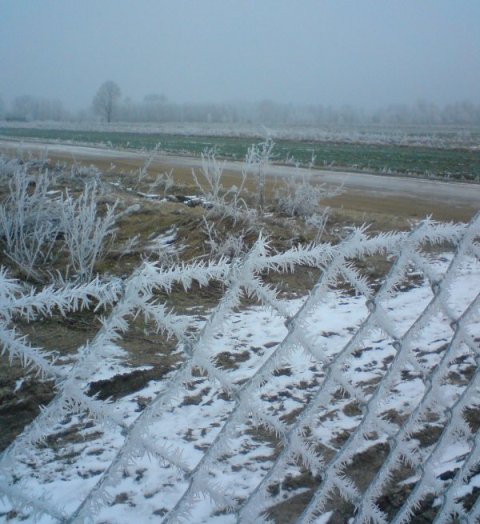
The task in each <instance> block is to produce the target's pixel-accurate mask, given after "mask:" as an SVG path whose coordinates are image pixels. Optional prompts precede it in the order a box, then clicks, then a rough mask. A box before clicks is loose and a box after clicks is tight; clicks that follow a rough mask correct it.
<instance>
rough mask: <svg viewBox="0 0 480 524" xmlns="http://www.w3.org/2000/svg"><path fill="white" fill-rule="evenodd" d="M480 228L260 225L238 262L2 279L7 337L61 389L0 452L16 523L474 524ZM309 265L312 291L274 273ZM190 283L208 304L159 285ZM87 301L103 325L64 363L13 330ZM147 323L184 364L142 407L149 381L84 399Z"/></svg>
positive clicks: (14, 353)
mask: <svg viewBox="0 0 480 524" xmlns="http://www.w3.org/2000/svg"><path fill="white" fill-rule="evenodd" d="M479 235H480V219H479V218H478V217H477V219H475V220H474V221H472V222H471V223H470V224H469V225H446V224H437V223H433V222H430V221H425V222H423V223H421V224H420V225H419V226H418V227H417V228H416V229H414V230H412V231H411V232H409V233H403V232H400V233H391V234H381V235H368V234H367V231H366V230H364V229H356V230H354V231H352V232H351V234H350V235H349V237H348V238H346V239H345V240H344V241H342V242H340V243H339V244H337V245H331V244H321V245H316V246H307V247H304V248H300V247H299V248H295V249H291V250H289V251H286V252H283V253H278V254H274V253H270V252H269V250H268V246H267V244H266V242H264V241H263V240H262V239H260V240H258V241H257V243H256V244H255V246H254V248H253V249H252V250H251V251H250V252H249V253H248V254H247V255H246V256H244V257H243V258H241V259H238V260H236V261H234V262H227V261H220V262H211V263H197V264H190V265H179V266H175V267H172V268H159V267H157V266H156V265H155V264H151V263H144V264H143V265H142V266H141V267H140V268H139V269H138V270H136V271H135V272H134V273H133V274H132V275H131V276H130V277H129V278H128V279H126V280H124V281H118V282H110V283H108V284H102V283H100V282H98V281H95V282H93V283H92V284H86V285H83V286H77V287H67V288H65V289H60V290H57V289H53V288H47V289H45V290H43V291H41V292H26V291H25V290H24V288H22V287H21V286H20V285H19V284H18V283H17V282H14V281H12V280H9V279H8V278H7V276H6V275H5V274H3V273H2V274H0V278H1V282H0V284H1V285H0V304H1V308H0V337H1V343H2V351H3V352H4V353H6V354H7V355H8V356H9V357H10V358H11V359H17V358H18V359H20V360H21V362H22V363H23V364H24V365H25V366H26V367H27V368H31V370H32V371H35V372H38V373H39V375H40V377H41V378H42V379H45V378H51V379H53V380H54V381H55V384H56V389H57V394H56V396H55V398H54V399H53V400H52V401H51V402H50V403H49V404H48V406H46V407H45V408H44V409H43V410H42V411H41V413H40V415H39V416H38V417H37V419H36V420H35V421H34V422H33V423H32V424H31V425H30V426H28V427H27V428H25V430H24V432H23V433H22V434H21V435H20V436H19V437H18V438H17V439H16V440H15V441H14V442H13V443H12V444H11V445H10V447H9V448H7V449H6V450H5V451H4V452H3V454H2V456H1V458H0V468H1V470H0V493H1V495H2V496H3V499H4V502H3V504H4V506H3V507H4V508H7V509H9V511H10V513H8V515H9V516H10V517H9V518H12V519H15V518H16V516H18V518H19V519H20V518H24V517H25V516H27V518H33V517H34V516H36V517H38V518H39V519H40V520H41V521H42V522H43V521H45V522H50V521H62V522H84V521H92V520H93V521H94V522H123V521H125V522H131V521H132V519H134V518H136V520H138V521H141V522H148V521H152V522H154V521H155V522H156V521H159V520H160V521H163V522H165V523H168V522H179V521H180V522H214V523H230V522H242V523H258V522H281V523H285V522H301V523H307V522H328V521H329V519H330V520H331V522H349V519H352V522H356V523H363V522H365V523H367V522H375V523H377V522H378V523H380V522H395V523H401V522H410V521H415V518H417V516H418V515H419V514H422V518H423V519H424V520H423V521H434V522H439V523H440V522H441V523H443V522H453V521H455V522H475V521H477V520H478V519H479V517H480V498H479V497H478V491H479V488H480V471H479V469H480V437H479V434H480V433H479V432H478V427H479V426H480V396H479V392H480V391H479V386H480V371H479V365H480V311H479V310H480V260H479V258H480V246H479ZM313 268H316V273H315V274H319V278H318V280H317V281H316V283H315V284H312V286H313V287H312V288H311V290H310V293H309V294H308V296H307V297H297V298H292V293H290V294H289V298H288V299H287V298H284V297H283V295H281V294H280V293H279V292H278V291H277V290H276V288H275V287H273V286H272V285H269V284H267V283H266V282H267V281H268V277H269V276H270V275H272V274H275V273H284V272H287V271H291V270H296V271H297V272H298V271H303V272H305V274H306V273H307V272H308V271H311V272H312V275H313V274H314V273H313ZM378 268H382V270H383V274H382V270H379V269H378ZM318 270H320V271H318ZM277 280H278V279H277ZM289 282H290V285H292V284H291V282H295V281H294V280H290V281H289ZM219 284H220V285H219ZM179 285H181V286H182V287H183V288H184V289H185V290H191V293H192V306H194V305H195V303H194V301H195V297H194V291H193V289H195V290H196V291H197V292H198V289H199V288H198V286H209V285H210V286H211V285H215V286H216V290H217V292H218V289H219V288H221V289H223V293H222V295H221V298H220V300H219V301H218V303H217V305H216V306H215V307H213V309H211V311H210V313H209V314H208V315H207V316H204V315H201V316H199V315H198V314H188V311H187V313H185V312H184V313H179V312H175V311H174V310H173V309H172V308H171V307H167V306H166V304H165V303H163V301H162V299H161V297H164V296H168V294H169V293H171V292H173V290H175V289H176V288H177V287H178V286H179ZM192 286H195V288H192ZM290 291H291V292H292V291H293V290H292V289H290ZM92 301H94V303H95V304H96V308H97V309H98V311H101V312H102V314H104V318H103V320H102V327H101V329H100V330H99V331H98V333H97V334H96V336H95V337H94V338H93V339H92V340H90V341H89V342H88V343H86V344H85V345H83V346H82V347H81V348H79V351H78V355H77V358H76V360H75V363H74V364H73V365H72V366H71V367H70V368H67V367H66V366H65V365H61V364H60V363H58V362H56V361H55V359H54V358H53V353H51V352H50V351H49V349H47V348H45V349H39V348H34V347H32V346H30V345H29V343H28V340H26V339H25V338H23V337H22V336H21V335H20V333H18V332H17V331H16V330H15V329H14V328H13V325H14V323H15V319H17V318H20V317H22V318H26V319H33V318H38V317H43V316H45V317H47V316H48V315H50V314H51V313H52V312H54V311H57V312H58V311H61V312H62V313H63V314H64V315H68V314H69V312H71V311H75V310H78V309H80V308H82V307H85V306H87V305H89V304H90V303H91V302H92ZM107 312H108V314H107ZM140 318H142V319H144V321H145V322H146V323H149V324H150V325H151V324H152V323H153V324H154V325H155V327H156V330H157V331H159V332H160V331H161V332H165V333H166V334H168V335H171V336H172V337H174V338H175V339H176V341H178V345H177V351H178V353H179V357H180V355H181V358H179V360H178V362H180V363H178V364H177V365H176V366H175V368H174V369H172V370H171V371H170V372H169V374H168V375H167V376H166V377H165V378H164V379H163V380H161V381H159V382H157V383H155V384H150V385H149V386H148V387H147V388H145V390H144V391H143V392H141V395H142V397H141V398H142V404H141V407H139V408H138V409H135V410H134V409H132V407H131V406H132V403H135V402H136V404H135V405H136V406H140V403H139V400H138V395H137V397H129V398H127V399H118V400H116V401H115V402H113V401H102V400H100V399H99V398H95V397H92V396H91V395H89V394H88V384H89V383H90V382H91V381H92V379H93V378H92V377H94V376H95V373H97V371H98V369H99V367H101V366H102V363H103V362H107V361H108V358H109V355H110V354H111V350H112V347H116V346H121V344H122V337H124V336H125V334H126V333H127V332H128V330H129V326H130V325H131V323H132V322H136V323H138V322H139V319H140ZM146 336H147V335H146ZM73 423H75V424H76V427H77V428H78V427H79V426H80V427H81V429H80V430H79V431H80V432H81V435H83V437H82V438H83V440H82V439H80V441H77V442H75V443H73V444H72V447H71V450H70V451H71V452H70V453H69V455H68V460H66V459H65V458H61V457H58V456H56V455H55V453H54V452H53V451H52V450H51V449H49V445H48V443H49V442H52V440H51V436H52V435H58V434H59V433H60V432H61V431H62V428H65V427H68V425H69V424H70V425H71V424H73ZM82 432H83V433H82ZM46 442H47V444H46ZM57 455H58V450H57ZM119 508H121V509H119ZM6 511H7V510H5V513H4V514H5V515H6V514H7V512H6ZM15 511H18V513H15Z"/></svg>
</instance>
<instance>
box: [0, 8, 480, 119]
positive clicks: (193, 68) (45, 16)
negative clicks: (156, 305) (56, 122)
mask: <svg viewBox="0 0 480 524" xmlns="http://www.w3.org/2000/svg"><path fill="white" fill-rule="evenodd" d="M479 27H480V1H479V0H421V1H419V0H401V1H400V0H391V1H383V0H350V1H347V0H131V1H130V0H81V1H80V0H41V1H40V0H0V97H2V98H3V99H4V101H6V102H10V101H11V100H12V99H13V98H14V97H15V96H18V95H23V94H32V95H36V96H41V97H48V98H58V99H60V100H62V101H63V103H64V104H65V106H66V108H67V109H80V108H82V107H87V106H89V105H90V104H91V100H92V97H93V96H94V94H95V92H96V90H97V89H98V87H99V85H100V84H101V83H102V82H104V81H105V80H107V79H111V80H114V81H115V82H117V83H118V84H119V86H120V88H121V90H122V94H123V95H124V96H129V97H131V98H132V99H133V100H141V99H142V98H143V97H144V96H145V95H148V94H152V93H159V94H164V95H166V96H167V97H168V99H169V100H170V101H172V102H187V101H192V102H216V103H218V102H224V101H225V102H229V101H258V100H262V99H271V100H273V101H276V102H292V103H298V104H310V103H312V104H322V105H326V106H328V105H333V106H340V105H343V104H351V105H353V106H357V107H364V108H366V109H370V108H376V107H379V106H385V105H388V104H392V103H415V102H416V101H417V100H419V99H424V100H428V101H431V102H434V103H436V104H439V105H444V104H447V103H450V102H455V101H462V100H470V101H472V102H474V103H479V102H480V29H479Z"/></svg>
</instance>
